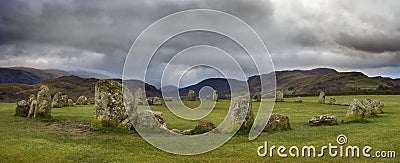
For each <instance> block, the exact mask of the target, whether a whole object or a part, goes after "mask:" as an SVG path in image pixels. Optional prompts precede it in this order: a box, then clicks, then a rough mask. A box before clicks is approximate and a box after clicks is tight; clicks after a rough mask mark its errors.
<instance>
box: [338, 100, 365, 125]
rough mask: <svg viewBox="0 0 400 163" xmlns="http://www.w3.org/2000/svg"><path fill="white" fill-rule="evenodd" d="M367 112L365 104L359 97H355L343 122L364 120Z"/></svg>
mask: <svg viewBox="0 0 400 163" xmlns="http://www.w3.org/2000/svg"><path fill="white" fill-rule="evenodd" d="M366 112H367V111H366V109H365V106H364V105H363V104H362V103H361V102H360V101H359V100H358V99H354V100H353V102H352V103H351V104H350V106H349V109H348V110H347V113H346V116H345V117H344V119H343V122H344V123H349V122H362V121H364V118H365V114H366Z"/></svg>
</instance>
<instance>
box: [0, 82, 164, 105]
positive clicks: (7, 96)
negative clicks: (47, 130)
mask: <svg viewBox="0 0 400 163" xmlns="http://www.w3.org/2000/svg"><path fill="white" fill-rule="evenodd" d="M112 80H115V81H118V82H120V83H121V79H112ZM98 81H99V79H95V78H81V77H77V76H63V77H59V78H56V79H48V80H45V81H43V82H40V83H37V84H0V92H1V93H0V100H1V101H8V102H16V101H18V100H22V99H25V100H26V99H27V98H28V97H29V96H30V95H31V94H37V92H38V90H39V88H40V86H41V85H47V86H48V87H49V88H50V91H51V92H50V93H51V95H52V96H53V95H54V94H55V93H56V92H59V91H60V92H62V93H64V94H66V95H68V96H69V97H70V98H72V99H73V100H74V101H76V100H77V99H78V97H79V96H81V95H84V96H86V97H88V98H90V97H94V87H95V85H96V83H97V82H98ZM125 84H126V85H127V86H128V87H129V88H133V89H136V88H138V87H141V86H142V85H143V84H144V85H145V89H146V94H147V96H161V92H160V91H159V90H157V88H156V87H154V86H152V85H149V84H145V83H143V82H142V81H138V80H128V81H126V82H125Z"/></svg>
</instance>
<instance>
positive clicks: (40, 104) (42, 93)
mask: <svg viewBox="0 0 400 163" xmlns="http://www.w3.org/2000/svg"><path fill="white" fill-rule="evenodd" d="M33 117H34V118H51V96H50V89H49V87H47V86H45V85H42V86H41V87H40V90H39V92H38V95H37V106H36V108H35V111H34V115H33Z"/></svg>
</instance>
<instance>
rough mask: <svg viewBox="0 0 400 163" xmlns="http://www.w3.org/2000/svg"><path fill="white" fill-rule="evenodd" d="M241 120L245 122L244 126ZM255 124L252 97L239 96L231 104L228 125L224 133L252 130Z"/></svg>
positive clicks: (224, 128)
mask: <svg viewBox="0 0 400 163" xmlns="http://www.w3.org/2000/svg"><path fill="white" fill-rule="evenodd" d="M246 112H247V114H246ZM240 120H244V121H243V124H241V121H240ZM253 123H254V114H253V110H252V106H251V100H250V97H248V96H239V97H236V98H234V99H233V100H232V102H231V105H230V107H229V111H228V116H227V120H226V124H225V126H224V127H223V129H222V132H223V133H231V132H233V131H235V130H236V129H240V130H250V128H251V126H252V125H253Z"/></svg>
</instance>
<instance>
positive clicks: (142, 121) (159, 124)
mask: <svg viewBox="0 0 400 163" xmlns="http://www.w3.org/2000/svg"><path fill="white" fill-rule="evenodd" d="M133 123H134V124H135V125H134V126H135V128H136V129H137V130H140V131H143V132H146V131H150V132H153V131H157V132H160V131H168V129H167V127H166V124H165V118H164V116H163V114H162V113H161V112H153V111H151V110H144V111H142V112H141V113H140V114H139V115H138V116H137V117H136V118H135V121H134V122H133ZM168 132H169V131H168Z"/></svg>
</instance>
